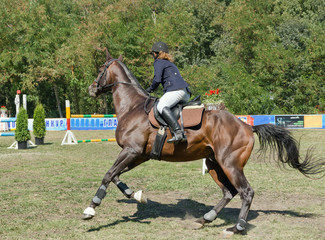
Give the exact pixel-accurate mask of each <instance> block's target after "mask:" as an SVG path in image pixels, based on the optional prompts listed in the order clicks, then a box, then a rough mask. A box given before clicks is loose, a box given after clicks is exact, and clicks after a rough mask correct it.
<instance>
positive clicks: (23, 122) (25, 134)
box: [15, 107, 30, 149]
mask: <svg viewBox="0 0 325 240" xmlns="http://www.w3.org/2000/svg"><path fill="white" fill-rule="evenodd" d="M15 139H16V141H17V142H18V149H26V148H27V141H28V140H30V132H29V130H28V115H27V111H26V109H25V108H23V107H22V108H20V110H19V113H18V115H17V120H16V131H15Z"/></svg>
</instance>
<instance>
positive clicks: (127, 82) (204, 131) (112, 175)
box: [83, 50, 324, 234]
mask: <svg viewBox="0 0 325 240" xmlns="http://www.w3.org/2000/svg"><path fill="white" fill-rule="evenodd" d="M88 91H89V94H90V96H91V97H97V96H99V95H100V94H102V93H105V92H108V91H111V92H112V95H113V102H114V107H115V111H116V116H117V120H118V125H117V128H116V133H115V135H116V142H117V144H118V145H119V146H120V147H121V148H122V150H121V152H120V153H119V155H118V157H117V159H116V161H115V163H114V164H113V166H112V167H111V168H110V169H109V170H108V172H107V173H106V174H105V176H104V178H103V180H102V182H101V185H100V187H99V188H98V190H97V192H96V194H95V196H94V198H93V199H92V201H91V203H90V206H89V207H87V208H86V209H85V211H84V214H83V219H84V220H86V219H91V218H93V217H94V216H95V210H94V209H95V208H96V207H98V206H99V205H100V203H101V201H102V200H103V198H104V197H105V195H106V190H107V187H108V185H109V183H110V182H113V183H114V184H115V185H116V186H117V187H118V188H119V189H120V190H121V192H122V193H123V194H124V195H125V196H126V197H127V198H133V199H136V200H137V201H139V202H146V198H145V196H144V195H143V193H142V191H138V192H134V191H133V190H131V189H130V188H129V187H128V186H127V185H126V184H125V183H123V182H122V181H121V180H120V179H119V176H120V175H121V174H122V173H125V172H127V171H129V170H131V169H133V168H135V167H136V166H138V165H140V164H142V163H143V162H145V161H148V160H149V159H150V152H151V149H152V147H153V143H154V140H155V137H156V134H157V131H158V130H157V129H156V128H154V127H153V126H152V125H151V124H150V122H149V118H148V109H149V108H150V107H148V106H152V105H153V103H154V99H153V98H152V97H151V96H150V95H149V94H148V93H147V92H146V91H145V90H144V89H143V88H142V87H141V85H140V84H139V82H138V81H137V80H136V78H135V77H134V76H133V74H132V73H131V72H130V71H129V70H128V68H127V67H126V66H125V65H124V64H123V63H122V58H121V56H120V57H119V59H113V58H112V57H111V56H110V54H109V53H108V51H107V50H106V62H105V64H104V65H103V66H102V67H101V68H100V69H99V74H98V77H97V78H96V80H95V81H94V82H93V83H92V84H91V85H90V86H89V88H88ZM185 131H186V136H187V142H183V143H179V144H177V145H174V144H169V143H166V144H165V145H164V147H163V149H162V153H161V160H163V161H168V162H186V161H193V160H198V159H202V158H205V159H206V165H207V168H208V172H209V174H210V175H211V177H212V178H213V180H214V181H215V182H216V183H217V185H218V186H219V187H220V188H221V190H222V192H223V197H222V199H221V200H220V202H219V203H218V204H217V205H216V206H215V207H213V209H212V210H211V211H209V212H207V213H206V214H205V215H204V216H203V217H202V218H200V219H198V220H197V221H196V222H197V223H199V224H200V225H201V226H204V225H205V224H207V223H210V222H212V221H213V220H215V219H216V218H217V215H218V213H219V212H220V211H221V210H222V209H223V208H224V207H225V206H226V205H227V204H228V203H229V202H230V200H231V199H233V198H234V197H235V195H237V194H239V195H240V198H241V201H242V206H241V210H240V213H239V216H238V221H237V223H236V224H235V225H234V226H233V227H231V228H228V229H227V231H228V232H230V233H231V234H234V233H243V232H244V231H245V229H246V225H247V215H248V212H249V209H250V206H251V203H252V199H253V196H254V191H253V189H252V187H251V186H250V184H249V183H248V181H247V179H246V177H245V175H244V172H243V169H244V166H245V164H246V162H247V161H248V159H249V157H250V155H251V153H252V150H253V147H254V133H256V134H257V136H258V137H259V141H260V145H261V149H260V150H261V151H262V152H264V153H265V151H266V150H267V149H268V147H270V149H271V150H272V151H274V152H276V153H277V159H278V161H279V162H281V163H285V164H288V165H289V166H290V167H292V168H294V169H297V170H298V171H300V172H301V173H302V174H304V175H309V174H317V173H321V172H323V171H324V169H323V166H324V163H323V162H320V160H318V161H316V162H311V160H312V157H311V154H307V155H306V157H304V159H301V157H300V155H299V150H298V143H297V141H296V140H295V139H294V138H293V137H292V136H291V134H290V132H289V131H288V130H287V129H284V128H282V127H279V126H275V125H273V124H264V125H258V126H250V125H248V124H246V123H244V122H243V121H241V120H239V119H238V118H237V117H236V116H234V115H233V114H231V113H229V112H227V111H225V110H211V111H208V110H206V111H205V112H204V114H203V116H202V123H201V127H200V128H199V129H185ZM170 137H171V134H170V132H169V131H168V138H170Z"/></svg>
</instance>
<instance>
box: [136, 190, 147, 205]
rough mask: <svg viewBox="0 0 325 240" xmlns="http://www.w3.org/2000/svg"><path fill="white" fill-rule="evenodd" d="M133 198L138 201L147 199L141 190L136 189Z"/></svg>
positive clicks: (143, 201)
mask: <svg viewBox="0 0 325 240" xmlns="http://www.w3.org/2000/svg"><path fill="white" fill-rule="evenodd" d="M134 199H135V200H137V201H138V202H139V203H147V202H148V200H147V198H146V196H145V195H144V194H143V192H142V190H139V191H137V192H136V193H134Z"/></svg>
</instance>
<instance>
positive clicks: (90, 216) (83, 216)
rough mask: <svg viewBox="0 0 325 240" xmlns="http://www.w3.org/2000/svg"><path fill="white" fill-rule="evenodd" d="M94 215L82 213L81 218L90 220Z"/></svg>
mask: <svg viewBox="0 0 325 240" xmlns="http://www.w3.org/2000/svg"><path fill="white" fill-rule="evenodd" d="M93 217H94V216H93V215H90V214H83V215H82V218H81V219H82V220H90V219H92V218H93Z"/></svg>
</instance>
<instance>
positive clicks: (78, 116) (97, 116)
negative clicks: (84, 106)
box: [71, 114, 116, 118]
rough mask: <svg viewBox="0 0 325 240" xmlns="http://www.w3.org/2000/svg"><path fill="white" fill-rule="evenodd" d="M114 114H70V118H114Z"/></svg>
mask: <svg viewBox="0 0 325 240" xmlns="http://www.w3.org/2000/svg"><path fill="white" fill-rule="evenodd" d="M114 117H116V114H71V118H114Z"/></svg>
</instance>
